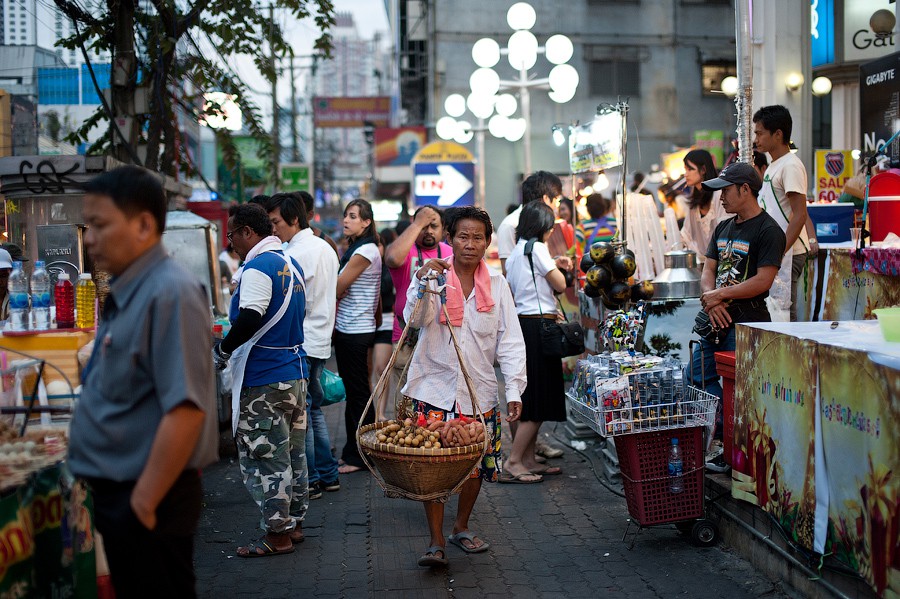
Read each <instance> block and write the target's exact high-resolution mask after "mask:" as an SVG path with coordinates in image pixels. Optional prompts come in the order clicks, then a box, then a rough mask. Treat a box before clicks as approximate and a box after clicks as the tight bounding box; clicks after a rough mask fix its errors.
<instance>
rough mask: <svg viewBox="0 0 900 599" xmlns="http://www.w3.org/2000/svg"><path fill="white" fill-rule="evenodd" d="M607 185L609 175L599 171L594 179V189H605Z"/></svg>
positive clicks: (599, 190) (598, 190)
mask: <svg viewBox="0 0 900 599" xmlns="http://www.w3.org/2000/svg"><path fill="white" fill-rule="evenodd" d="M608 187H609V177H607V176H606V173H600V174H599V175H598V176H597V180H596V181H594V191H596V192H598V193H599V192H601V191H604V190H606V189H607V188H608Z"/></svg>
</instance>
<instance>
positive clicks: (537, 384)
mask: <svg viewBox="0 0 900 599" xmlns="http://www.w3.org/2000/svg"><path fill="white" fill-rule="evenodd" d="M553 225H554V218H553V210H552V209H551V208H550V207H549V206H547V205H546V204H544V203H543V202H530V203H528V204H526V205H525V206H523V207H522V214H521V216H520V217H519V225H518V226H517V227H516V239H517V243H516V247H515V249H514V250H513V252H512V254H510V256H509V258H508V259H507V260H506V279H507V280H508V281H509V286H510V289H511V290H512V292H513V298H515V301H516V313H517V314H518V315H519V324H520V325H521V327H522V336H523V337H524V339H525V368H526V372H527V377H528V385H527V386H526V387H525V392H524V393H523V394H522V416H521V418H520V421H519V427H518V430H517V431H516V436H515V439H514V440H513V447H512V451H511V452H510V455H509V459H508V460H507V461H506V464H505V465H504V474H503V476H501V477H500V482H506V483H519V484H524V483H537V482H541V480H543V476H542V475H544V474H560V473H561V472H562V471H561V470H560V468H558V467H556V466H553V467H550V466H547V465H546V464H539V463H538V462H537V461H536V460H535V459H534V444H535V441H537V437H538V432H539V431H540V429H541V424H543V423H544V422H545V421H556V422H562V421H564V420H566V403H565V395H564V388H563V372H562V361H561V360H560V359H559V358H554V357H547V356H544V354H543V352H542V350H541V328H542V327H541V325H542V320H544V319H546V320H549V321H555V320H556V318H557V315H558V311H557V302H556V296H555V295H554V293H562V292H563V291H565V289H566V279H565V276H564V275H563V273H562V270H568V269H570V268H571V267H572V260H571V258H568V257H567V256H560V257H557V258H551V256H550V250H549V249H548V248H547V243H546V241H547V238H548V237H549V236H550V233H551V231H553ZM529 244H530V250H531V254H530V257H531V260H529V256H528V255H526V253H525V252H526V248H527V247H528V246H529ZM532 263H533V265H532Z"/></svg>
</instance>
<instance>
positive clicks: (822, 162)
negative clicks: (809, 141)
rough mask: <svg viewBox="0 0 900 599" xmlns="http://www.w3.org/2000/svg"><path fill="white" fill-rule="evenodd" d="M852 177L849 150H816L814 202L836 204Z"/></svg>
mask: <svg viewBox="0 0 900 599" xmlns="http://www.w3.org/2000/svg"><path fill="white" fill-rule="evenodd" d="M852 176H853V156H852V155H851V154H850V150H816V201H817V202H837V201H838V199H839V198H840V197H841V194H842V193H843V192H844V184H845V183H846V182H847V179H849V178H850V177H852Z"/></svg>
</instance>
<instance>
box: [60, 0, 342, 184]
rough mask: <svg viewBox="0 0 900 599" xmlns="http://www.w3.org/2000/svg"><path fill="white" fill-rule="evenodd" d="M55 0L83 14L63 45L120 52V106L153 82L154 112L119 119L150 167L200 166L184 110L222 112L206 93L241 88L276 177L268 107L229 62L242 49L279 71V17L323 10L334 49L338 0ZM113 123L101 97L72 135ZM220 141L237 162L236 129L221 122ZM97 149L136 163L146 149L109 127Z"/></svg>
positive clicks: (317, 16)
mask: <svg viewBox="0 0 900 599" xmlns="http://www.w3.org/2000/svg"><path fill="white" fill-rule="evenodd" d="M54 2H55V3H56V5H57V7H59V8H60V10H62V11H63V13H64V14H65V15H66V16H68V17H69V18H70V19H71V20H72V21H73V22H74V24H75V30H76V32H75V34H73V35H72V36H70V37H68V38H66V39H63V40H61V41H60V42H59V43H58V45H60V46H62V47H64V48H69V49H73V50H75V51H77V52H82V50H84V51H87V52H88V53H92V52H94V51H104V50H105V51H108V52H110V53H111V55H112V57H113V73H112V81H113V88H112V94H111V95H112V106H111V107H110V108H111V110H112V112H113V114H116V115H123V114H134V108H135V104H134V98H135V92H136V91H138V90H141V91H144V90H146V93H147V94H148V97H149V103H148V111H149V112H147V113H146V114H140V115H135V118H134V120H133V121H132V122H131V123H130V125H131V127H130V129H127V125H126V124H123V125H122V126H121V127H120V130H122V134H123V135H124V136H125V137H126V138H128V137H129V136H130V138H131V139H136V140H137V144H131V145H132V147H133V148H134V147H138V146H142V147H143V146H146V158H144V159H142V162H143V165H144V166H146V167H147V168H149V169H152V170H157V171H160V172H162V173H165V174H169V175H176V174H177V173H178V171H181V172H185V173H188V174H190V173H192V172H194V170H195V169H194V166H195V165H193V164H191V162H190V160H189V158H188V157H187V154H186V152H185V151H184V150H183V140H182V139H181V137H182V136H181V134H180V133H179V125H178V118H179V117H178V111H177V110H176V109H177V108H180V109H181V111H180V112H181V113H182V118H189V119H198V120H203V118H204V116H206V115H212V114H219V113H220V112H221V110H220V108H219V107H218V106H216V105H208V104H207V103H206V102H205V101H204V97H203V95H204V94H205V93H208V92H214V91H216V92H224V93H226V94H231V95H234V96H235V102H236V103H237V105H238V107H239V108H240V109H241V112H242V116H243V122H244V126H245V127H246V128H247V129H248V130H249V132H250V134H251V135H253V136H254V137H255V138H257V139H258V141H259V153H260V157H261V158H262V159H263V160H264V161H266V163H267V164H269V165H270V169H269V170H270V171H273V178H274V160H273V159H274V156H273V144H272V139H271V136H270V132H269V131H267V130H266V129H265V127H264V126H263V123H262V120H261V113H260V109H259V106H257V105H256V104H255V103H254V102H253V100H252V99H251V98H250V94H249V93H248V92H249V89H248V87H247V84H246V83H245V82H244V81H242V80H241V78H240V77H239V76H238V75H237V74H236V73H235V72H234V71H233V70H232V69H231V68H230V67H229V66H228V63H229V60H230V59H231V58H233V57H236V56H249V57H250V58H251V59H252V60H253V63H254V64H255V65H256V68H257V69H258V70H259V72H260V73H261V74H262V75H263V76H264V77H266V78H267V79H269V80H270V81H271V80H273V79H274V78H275V76H276V72H275V69H276V68H277V67H276V65H275V64H274V63H273V62H272V60H271V54H272V53H274V55H275V57H276V59H280V58H288V57H289V56H291V54H292V53H293V50H292V48H291V45H290V42H289V40H288V39H286V38H285V35H284V31H283V30H282V28H281V26H280V23H285V22H287V21H288V20H295V19H296V20H299V19H305V18H309V17H313V18H314V20H315V24H316V27H317V28H318V30H319V32H320V35H319V37H318V38H317V39H316V41H315V44H314V47H315V51H316V52H318V53H319V54H321V55H322V56H325V57H327V56H330V52H331V35H330V33H329V30H330V28H331V26H332V25H334V6H333V3H332V2H331V1H330V0H268V2H267V3H266V5H260V4H258V3H255V2H253V1H251V0H194V1H193V4H191V5H186V4H185V3H184V2H177V3H176V2H175V0H150V2H148V3H145V2H121V1H120V0H106V6H105V8H106V10H105V11H102V12H99V13H98V11H92V13H88V12H86V11H85V10H84V9H82V8H81V6H82V4H81V3H80V2H78V0H54ZM269 3H271V5H272V6H273V7H274V15H275V18H274V19H272V18H270V10H269ZM254 91H257V90H254ZM107 124H108V119H107V113H106V109H105V108H104V107H103V106H101V107H100V108H99V109H98V111H97V113H95V114H94V115H93V116H92V117H91V118H89V119H87V120H86V121H85V122H84V123H83V124H82V126H81V127H79V128H78V129H77V130H75V131H73V132H71V133H70V134H69V135H67V136H66V141H68V142H70V143H72V144H75V145H78V144H80V143H83V142H86V141H87V136H88V132H89V131H90V130H91V129H93V128H94V127H100V126H104V125H107ZM125 129H127V130H125ZM216 141H217V143H218V144H219V147H220V148H221V149H222V154H223V158H224V160H225V162H226V164H227V165H228V166H229V168H233V165H234V164H235V162H236V150H235V146H234V144H233V143H232V141H231V135H230V133H229V132H228V131H225V130H217V131H216ZM112 142H114V143H112ZM88 153H89V154H97V153H112V154H113V155H115V156H116V157H118V158H119V159H120V160H125V161H129V162H133V161H134V160H133V158H134V157H135V154H141V153H142V152H137V153H133V152H131V151H128V149H127V148H126V147H125V146H124V144H122V143H120V138H119V135H118V134H117V133H116V132H115V131H114V130H110V131H107V132H106V134H105V135H103V136H102V137H101V138H100V139H99V140H98V141H97V142H96V143H94V144H93V145H92V147H91V148H90V149H89V150H88Z"/></svg>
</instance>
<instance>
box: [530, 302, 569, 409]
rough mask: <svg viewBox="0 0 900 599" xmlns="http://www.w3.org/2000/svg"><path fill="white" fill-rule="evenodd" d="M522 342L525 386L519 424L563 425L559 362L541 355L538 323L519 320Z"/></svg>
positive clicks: (563, 403)
mask: <svg viewBox="0 0 900 599" xmlns="http://www.w3.org/2000/svg"><path fill="white" fill-rule="evenodd" d="M519 324H520V325H521V326H522V336H523V337H524V338H525V371H526V375H527V376H528V386H526V387H525V393H523V394H522V418H521V419H522V420H525V421H529V422H563V421H565V420H566V396H565V387H564V386H563V385H564V383H563V371H562V360H561V359H560V358H552V357H551V358H548V357H547V356H545V355H544V354H543V352H542V351H541V319H539V318H519Z"/></svg>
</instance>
